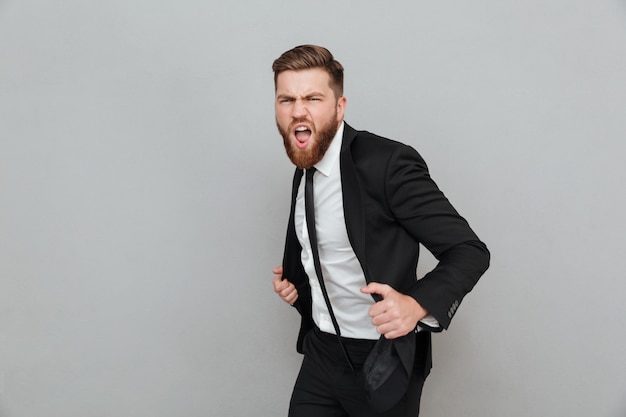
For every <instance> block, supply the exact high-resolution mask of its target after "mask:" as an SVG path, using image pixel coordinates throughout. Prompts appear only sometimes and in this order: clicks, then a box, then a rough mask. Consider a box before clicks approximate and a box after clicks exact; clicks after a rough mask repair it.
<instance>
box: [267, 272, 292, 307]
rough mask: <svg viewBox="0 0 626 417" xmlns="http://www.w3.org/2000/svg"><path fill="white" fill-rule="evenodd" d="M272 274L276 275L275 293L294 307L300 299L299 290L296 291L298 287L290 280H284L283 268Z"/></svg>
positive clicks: (273, 282)
mask: <svg viewBox="0 0 626 417" xmlns="http://www.w3.org/2000/svg"><path fill="white" fill-rule="evenodd" d="M272 272H273V273H274V274H275V275H276V276H275V277H274V279H273V280H272V284H273V285H274V292H276V294H278V296H279V297H280V298H281V299H282V300H283V301H284V302H286V303H287V304H290V305H293V303H295V302H296V300H297V299H298V290H296V286H295V285H293V284H292V283H291V282H289V281H288V280H286V279H283V276H282V274H283V267H282V266H279V267H276V268H274V269H273V271H272Z"/></svg>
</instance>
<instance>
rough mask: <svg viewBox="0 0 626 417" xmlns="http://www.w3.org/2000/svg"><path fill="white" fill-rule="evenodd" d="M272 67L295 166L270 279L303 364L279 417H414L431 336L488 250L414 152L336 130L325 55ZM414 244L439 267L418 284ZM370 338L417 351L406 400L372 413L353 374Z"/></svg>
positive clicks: (339, 95)
mask: <svg viewBox="0 0 626 417" xmlns="http://www.w3.org/2000/svg"><path fill="white" fill-rule="evenodd" d="M272 69H273V71H274V84H275V91H276V100H275V111H276V124H277V126H278V130H279V132H280V133H281V135H282V136H283V140H284V145H285V149H286V151H287V155H288V156H289V158H290V159H291V161H292V162H293V163H294V165H296V167H297V169H296V172H295V176H294V181H293V190H292V203H291V214H290V218H289V223H288V230H287V238H286V243H285V253H284V259H283V264H282V266H279V267H277V268H276V269H274V271H273V273H274V274H275V277H274V280H273V285H274V290H275V291H276V293H277V294H278V295H279V296H280V297H281V298H282V299H283V300H284V301H285V302H287V303H288V304H290V305H293V306H294V307H295V308H296V309H297V310H298V312H299V313H300V315H301V326H300V333H299V336H298V342H297V349H298V352H300V353H304V360H303V363H302V367H301V369H300V373H299V375H298V378H297V381H296V383H295V386H294V390H293V394H292V398H291V402H290V407H289V416H291V417H325V416H351V417H369V416H387V417H390V416H417V415H418V413H419V402H420V395H421V391H422V386H423V383H424V379H425V378H426V376H427V375H428V373H429V371H430V367H431V359H430V358H431V353H430V347H431V344H430V334H431V332H432V331H440V330H442V329H446V328H448V326H449V324H450V321H451V319H452V317H453V316H454V315H455V313H456V311H457V309H458V307H459V304H460V303H461V301H462V300H463V297H464V296H465V295H466V294H467V293H468V292H469V291H470V290H471V289H472V288H473V287H474V285H475V284H476V282H477V281H478V279H479V278H480V276H481V275H482V274H483V273H484V272H485V270H486V269H487V267H488V264H489V252H488V250H487V248H486V246H485V245H484V244H483V243H482V242H481V241H480V240H479V239H478V237H477V236H476V235H475V234H474V232H473V231H472V230H471V229H470V227H469V225H468V224H467V222H466V221H465V220H464V219H463V218H462V217H461V216H460V215H459V214H458V213H457V212H456V210H455V209H454V208H453V207H452V205H451V204H450V203H449V201H448V200H447V199H446V198H445V196H444V195H443V194H442V193H441V191H440V190H439V189H438V188H437V186H436V185H435V183H434V182H433V181H432V179H431V178H430V176H429V173H428V169H427V167H426V164H425V163H424V161H423V160H422V158H421V157H420V155H419V154H418V153H417V152H416V151H415V150H413V149H412V148H410V147H408V146H406V145H403V144H401V143H398V142H395V141H391V140H388V139H384V138H381V137H378V136H376V135H373V134H371V133H368V132H364V131H356V130H354V129H353V128H352V127H350V126H349V125H347V124H346V123H344V121H343V116H344V112H345V108H346V98H345V97H344V96H343V67H342V66H341V64H340V63H339V62H337V61H336V60H335V59H334V58H333V56H332V54H331V53H330V52H329V51H328V50H327V49H325V48H322V47H319V46H315V45H303V46H299V47H296V48H294V49H292V50H289V51H287V52H285V53H284V54H282V55H281V56H280V57H279V58H278V59H276V61H274V64H273V67H272ZM305 172H307V173H308V176H307V181H309V183H310V184H311V185H306V186H305V182H307V181H305V179H304V177H305V175H304V173H305ZM311 175H312V177H311ZM310 178H312V180H311V179H310ZM307 187H312V188H307ZM305 188H306V190H305ZM310 189H312V190H313V191H308V190H310ZM305 193H311V194H308V195H310V196H311V200H312V201H313V202H314V203H312V205H313V206H314V207H313V208H306V207H305V206H306V204H307V202H306V200H307V199H308V198H310V197H308V196H307V198H305ZM309 212H313V214H312V216H314V217H308V216H309ZM312 218H313V219H314V221H311V222H310V223H312V224H313V223H314V226H313V228H311V227H312V226H311V225H309V224H308V223H307V219H312ZM312 242H313V243H312ZM420 243H421V244H422V245H424V246H425V247H426V248H427V249H428V250H429V251H430V252H432V253H433V255H434V256H435V257H436V258H437V259H438V261H439V262H438V264H437V266H436V267H435V268H434V269H433V270H432V271H431V272H429V273H428V274H426V275H425V276H424V277H423V278H421V279H419V280H418V279H417V277H416V267H417V260H418V254H419V244H420ZM316 262H317V263H318V265H317V267H318V270H317V271H316ZM376 295H379V296H382V299H380V297H379V298H378V299H379V300H380V301H378V302H375V300H374V296H376ZM338 332H339V335H340V336H339V337H338V335H337V333H338ZM381 335H382V337H385V338H387V339H397V338H400V337H405V336H406V337H414V338H415V344H416V349H415V358H414V366H413V372H412V374H411V379H410V382H409V386H408V388H406V393H405V394H404V396H403V397H402V398H401V399H400V400H399V401H398V402H397V403H396V404H395V405H394V406H393V407H392V408H391V409H390V410H387V411H385V412H382V413H377V412H375V411H374V410H373V408H372V407H371V406H370V405H369V403H368V401H367V398H366V394H365V389H364V384H363V376H362V374H361V373H362V372H361V369H362V366H363V363H364V361H365V359H366V357H367V356H368V354H369V353H370V351H371V350H372V348H373V346H374V344H375V343H376V340H377V339H378V338H379V337H381ZM407 335H410V336H407ZM398 389H405V388H398Z"/></svg>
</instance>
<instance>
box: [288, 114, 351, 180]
mask: <svg viewBox="0 0 626 417" xmlns="http://www.w3.org/2000/svg"><path fill="white" fill-rule="evenodd" d="M303 121H305V120H294V121H293V122H292V124H291V125H294V124H295V123H301V122H303ZM291 125H290V126H289V130H287V131H285V130H283V129H282V128H281V127H280V125H279V124H278V121H277V122H276V126H277V127H278V131H279V132H280V134H281V135H282V137H283V144H284V145H285V151H286V152H287V156H288V157H289V159H290V160H291V162H292V163H293V164H294V165H295V166H297V167H298V168H304V169H306V168H311V167H312V166H313V165H315V164H317V163H318V162H319V161H321V160H322V158H323V157H324V154H325V153H326V151H327V150H328V148H329V147H330V144H331V143H332V141H333V138H334V137H335V134H336V133H337V129H338V128H339V126H338V123H337V111H336V110H335V114H333V115H332V117H331V118H330V120H328V121H327V122H326V123H324V124H323V125H322V126H320V128H319V129H317V127H316V126H312V128H313V131H312V132H311V134H312V135H314V136H315V141H314V142H313V143H311V146H310V147H309V148H308V149H298V148H297V147H296V146H295V145H294V144H293V142H292V141H291V138H290V137H289V133H290V132H291Z"/></svg>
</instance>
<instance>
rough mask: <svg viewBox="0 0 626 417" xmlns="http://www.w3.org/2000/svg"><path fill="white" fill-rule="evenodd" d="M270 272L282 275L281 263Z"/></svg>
mask: <svg viewBox="0 0 626 417" xmlns="http://www.w3.org/2000/svg"><path fill="white" fill-rule="evenodd" d="M272 273H273V274H274V275H280V276H281V277H282V275H283V266H282V265H278V266H277V267H276V268H274V269H272Z"/></svg>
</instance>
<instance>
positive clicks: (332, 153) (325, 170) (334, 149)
mask: <svg viewBox="0 0 626 417" xmlns="http://www.w3.org/2000/svg"><path fill="white" fill-rule="evenodd" d="M343 128H344V122H343V121H342V122H341V124H340V125H339V128H338V129H337V133H335V137H334V138H333V141H332V142H331V144H330V146H329V147H328V149H327V150H326V153H325V154H324V156H323V157H322V160H321V161H319V162H318V163H317V164H315V168H316V169H317V170H318V171H319V172H321V173H322V174H324V175H325V176H327V177H328V176H329V175H330V174H331V172H332V170H333V167H334V166H335V162H336V161H337V158H339V153H340V152H341V141H342V138H343Z"/></svg>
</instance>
